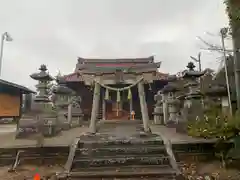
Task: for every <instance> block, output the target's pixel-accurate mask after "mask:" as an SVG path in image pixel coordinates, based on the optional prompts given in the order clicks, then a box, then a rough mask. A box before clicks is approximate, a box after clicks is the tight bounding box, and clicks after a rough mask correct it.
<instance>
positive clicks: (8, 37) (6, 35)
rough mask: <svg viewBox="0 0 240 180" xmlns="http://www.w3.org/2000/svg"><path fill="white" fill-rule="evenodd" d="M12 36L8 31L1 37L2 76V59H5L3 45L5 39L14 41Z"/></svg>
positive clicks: (0, 67) (0, 73)
mask: <svg viewBox="0 0 240 180" xmlns="http://www.w3.org/2000/svg"><path fill="white" fill-rule="evenodd" d="M12 40H13V39H12V37H11V36H10V35H9V33H8V32H5V33H3V34H2V37H1V48H0V76H1V75H2V59H3V46H4V41H12Z"/></svg>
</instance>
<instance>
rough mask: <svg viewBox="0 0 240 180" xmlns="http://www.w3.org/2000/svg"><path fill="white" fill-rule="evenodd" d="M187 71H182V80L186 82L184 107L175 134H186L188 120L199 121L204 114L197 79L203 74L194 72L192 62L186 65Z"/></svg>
mask: <svg viewBox="0 0 240 180" xmlns="http://www.w3.org/2000/svg"><path fill="white" fill-rule="evenodd" d="M187 68H188V70H186V71H184V73H183V76H182V78H183V79H184V80H186V81H187V83H186V84H185V85H184V88H186V93H185V94H184V95H183V96H182V97H184V107H183V110H182V117H181V121H179V122H178V125H177V128H176V130H177V132H182V133H186V132H187V124H188V121H190V120H196V119H201V118H202V117H203V114H204V112H203V111H204V108H203V103H202V98H203V95H202V93H201V92H200V84H199V81H198V79H199V78H200V77H201V76H203V75H204V72H200V71H195V70H194V68H195V65H194V64H193V62H189V63H188V65H187Z"/></svg>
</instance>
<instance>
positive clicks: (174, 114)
mask: <svg viewBox="0 0 240 180" xmlns="http://www.w3.org/2000/svg"><path fill="white" fill-rule="evenodd" d="M175 80H176V77H173V78H171V81H170V82H169V84H167V85H166V86H165V87H164V88H163V89H162V93H163V94H167V108H168V115H169V116H168V119H166V121H165V124H166V126H168V127H175V124H176V123H177V122H178V114H179V105H180V101H179V100H178V99H177V98H176V92H177V91H179V89H178V88H177V86H176V85H175V84H174V83H173V81H175Z"/></svg>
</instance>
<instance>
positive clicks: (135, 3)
mask: <svg viewBox="0 0 240 180" xmlns="http://www.w3.org/2000/svg"><path fill="white" fill-rule="evenodd" d="M224 8H225V7H224V5H223V3H222V0H0V32H2V33H3V32H5V31H7V32H9V33H10V34H11V36H12V37H13V39H14V41H12V42H6V43H5V45H4V57H3V69H2V78H3V79H6V80H10V81H13V82H16V83H20V84H23V85H26V86H28V87H33V86H34V84H35V82H34V81H33V80H31V79H30V78H29V74H31V73H33V72H36V71H37V68H38V67H39V66H40V64H42V63H44V64H46V65H47V66H48V68H49V71H50V73H51V74H52V75H56V74H57V71H58V70H60V71H61V72H62V74H68V73H71V72H73V70H74V68H75V64H76V62H77V57H78V56H80V57H86V58H88V57H99V58H104V57H108V58H110V57H113V58H123V57H147V56H151V55H155V56H156V58H155V59H156V61H162V66H161V68H160V71H162V72H169V73H176V72H178V71H180V70H183V69H185V66H186V64H187V62H188V61H189V60H190V59H189V56H190V55H193V56H194V55H197V53H198V52H199V51H200V47H201V46H202V45H201V42H199V41H198V40H196V36H202V37H204V38H205V39H206V40H210V41H212V42H214V43H216V44H218V43H219V37H217V36H216V37H212V36H207V35H204V32H210V33H213V34H216V35H217V33H218V31H219V28H221V27H223V26H226V25H227V24H228V20H227V17H226V15H225V9H224ZM216 57H217V54H214V55H211V54H209V53H207V52H203V57H202V61H203V66H204V67H216V63H215V62H216V59H215V58H216Z"/></svg>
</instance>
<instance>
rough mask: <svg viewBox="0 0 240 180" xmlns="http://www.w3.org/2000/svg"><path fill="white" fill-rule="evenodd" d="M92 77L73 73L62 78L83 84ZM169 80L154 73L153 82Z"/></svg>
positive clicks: (166, 75)
mask: <svg viewBox="0 0 240 180" xmlns="http://www.w3.org/2000/svg"><path fill="white" fill-rule="evenodd" d="M109 76H113V77H115V76H116V75H115V74H109V75H108V77H109ZM93 77H94V76H86V75H84V74H80V73H79V72H74V73H71V74H68V75H65V76H63V78H64V79H65V81H66V82H84V81H85V80H87V79H89V78H93ZM168 79H169V74H165V73H161V72H156V75H155V79H153V80H164V81H167V80H168Z"/></svg>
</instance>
